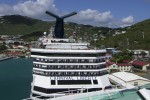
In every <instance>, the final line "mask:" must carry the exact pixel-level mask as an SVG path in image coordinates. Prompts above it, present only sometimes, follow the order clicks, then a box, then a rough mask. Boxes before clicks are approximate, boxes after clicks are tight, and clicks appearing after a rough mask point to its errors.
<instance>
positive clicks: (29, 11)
mask: <svg viewBox="0 0 150 100" xmlns="http://www.w3.org/2000/svg"><path fill="white" fill-rule="evenodd" d="M46 10H49V11H51V12H56V11H57V8H56V6H55V4H54V0H28V1H25V2H22V3H18V4H16V5H13V6H11V5H6V4H0V15H1V16H2V15H11V14H20V15H25V16H30V17H34V18H41V17H43V15H44V12H45V11H46Z"/></svg>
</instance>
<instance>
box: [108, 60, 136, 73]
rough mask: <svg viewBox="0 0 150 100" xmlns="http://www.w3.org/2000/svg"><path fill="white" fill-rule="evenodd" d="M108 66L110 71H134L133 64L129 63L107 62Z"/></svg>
mask: <svg viewBox="0 0 150 100" xmlns="http://www.w3.org/2000/svg"><path fill="white" fill-rule="evenodd" d="M106 66H107V68H108V71H109V72H112V71H120V72H132V68H133V66H132V64H129V63H114V62H107V63H106Z"/></svg>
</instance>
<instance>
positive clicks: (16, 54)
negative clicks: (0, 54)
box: [5, 52, 24, 57]
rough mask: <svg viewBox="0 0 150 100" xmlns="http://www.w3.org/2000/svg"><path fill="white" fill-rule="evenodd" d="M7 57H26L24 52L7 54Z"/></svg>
mask: <svg viewBox="0 0 150 100" xmlns="http://www.w3.org/2000/svg"><path fill="white" fill-rule="evenodd" d="M5 54H6V55H7V56H15V57H16V56H24V54H23V53H22V52H6V53H5Z"/></svg>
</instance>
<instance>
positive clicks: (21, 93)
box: [0, 58, 32, 100]
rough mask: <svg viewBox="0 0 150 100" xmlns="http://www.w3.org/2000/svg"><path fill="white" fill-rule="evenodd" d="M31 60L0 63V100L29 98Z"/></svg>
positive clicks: (21, 59) (11, 60)
mask: <svg viewBox="0 0 150 100" xmlns="http://www.w3.org/2000/svg"><path fill="white" fill-rule="evenodd" d="M31 81H32V59H26V58H18V59H9V60H5V61H0V100H22V99H25V98H28V97H29V96H30V91H31Z"/></svg>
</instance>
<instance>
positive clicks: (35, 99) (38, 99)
mask: <svg viewBox="0 0 150 100" xmlns="http://www.w3.org/2000/svg"><path fill="white" fill-rule="evenodd" d="M111 87H112V88H109V89H107V90H112V89H120V87H121V86H120V85H119V84H117V85H111ZM89 89H90V88H81V89H74V90H68V91H63V92H56V93H52V94H50V95H48V96H45V95H40V96H34V97H32V98H27V99H23V100H49V99H52V98H57V97H62V96H64V95H73V94H80V93H88V92H89ZM95 91H99V90H95ZM103 91H105V89H104V90H103ZM42 97H46V98H48V99H41V98H42Z"/></svg>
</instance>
